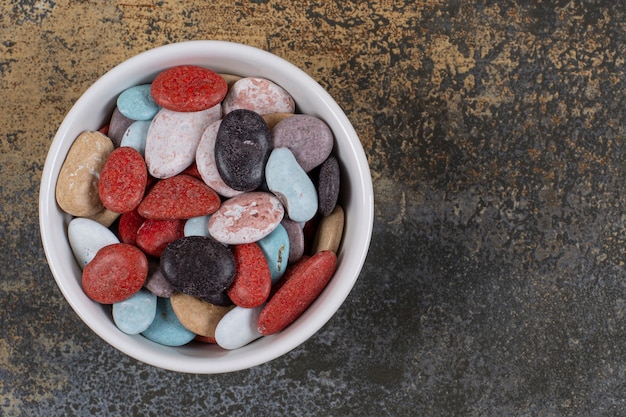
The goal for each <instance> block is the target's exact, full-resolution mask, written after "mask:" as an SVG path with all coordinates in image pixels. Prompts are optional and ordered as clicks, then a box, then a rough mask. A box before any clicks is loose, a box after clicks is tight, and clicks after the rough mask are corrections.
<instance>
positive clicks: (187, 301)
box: [170, 292, 234, 337]
mask: <svg viewBox="0 0 626 417" xmlns="http://www.w3.org/2000/svg"><path fill="white" fill-rule="evenodd" d="M170 302H171V304H172V310H174V314H176V317H177V318H178V320H179V321H180V323H181V324H182V325H183V326H185V328H186V329H187V330H189V331H191V332H193V333H195V334H198V335H200V336H209V337H215V328H216V327H217V323H219V321H220V320H221V319H222V317H224V315H225V314H226V313H228V312H229V311H230V310H232V309H233V307H234V306H227V307H223V306H216V305H214V304H211V303H208V302H206V301H204V300H201V299H199V298H196V297H193V296H191V295H187V294H183V293H180V292H177V293H175V294H172V296H171V297H170Z"/></svg>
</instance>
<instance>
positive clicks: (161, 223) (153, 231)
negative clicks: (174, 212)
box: [136, 219, 185, 257]
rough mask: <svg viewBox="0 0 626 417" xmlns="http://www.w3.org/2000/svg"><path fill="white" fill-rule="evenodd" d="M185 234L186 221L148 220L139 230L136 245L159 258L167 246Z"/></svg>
mask: <svg viewBox="0 0 626 417" xmlns="http://www.w3.org/2000/svg"><path fill="white" fill-rule="evenodd" d="M184 234H185V221H184V220H178V219H175V220H153V219H147V220H146V221H145V222H144V223H143V224H142V225H141V227H140V228H139V230H137V239H136V244H137V246H138V247H139V248H140V249H141V250H142V251H144V252H145V253H146V254H148V255H152V256H156V257H159V256H161V254H162V253H163V251H164V250H165V248H166V247H167V245H169V244H170V243H171V242H173V241H175V240H176V239H179V238H181V237H183V236H184Z"/></svg>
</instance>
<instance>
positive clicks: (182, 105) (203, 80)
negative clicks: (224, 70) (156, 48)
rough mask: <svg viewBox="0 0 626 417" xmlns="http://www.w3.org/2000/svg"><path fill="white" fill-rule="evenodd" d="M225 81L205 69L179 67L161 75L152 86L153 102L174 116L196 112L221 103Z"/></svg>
mask: <svg viewBox="0 0 626 417" xmlns="http://www.w3.org/2000/svg"><path fill="white" fill-rule="evenodd" d="M227 90H228V84H227V83H226V80H224V78H223V77H222V76H221V75H219V74H216V73H215V72H213V71H211V70H210V69H208V68H203V67H199V66H195V65H180V66H177V67H172V68H169V69H166V70H164V71H161V72H160V73H159V75H157V77H156V78H155V79H154V81H153V82H152V87H151V94H152V98H153V99H154V101H155V102H156V103H157V104H158V105H160V106H162V107H164V108H166V109H169V110H172V111H176V112H197V111H201V110H206V109H208V108H211V107H213V106H215V105H216V104H218V103H220V102H221V101H222V100H223V99H224V97H225V96H226V92H227Z"/></svg>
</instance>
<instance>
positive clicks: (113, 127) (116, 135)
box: [107, 106, 135, 148]
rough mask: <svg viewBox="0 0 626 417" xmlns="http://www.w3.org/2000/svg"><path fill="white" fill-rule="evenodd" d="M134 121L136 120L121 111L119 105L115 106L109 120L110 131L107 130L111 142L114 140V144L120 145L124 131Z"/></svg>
mask: <svg viewBox="0 0 626 417" xmlns="http://www.w3.org/2000/svg"><path fill="white" fill-rule="evenodd" d="M134 122H135V121H134V120H133V119H129V118H128V117H126V116H124V115H123V114H122V113H120V111H119V109H118V108H117V106H116V107H115V109H114V110H113V114H112V115H111V121H110V122H109V131H108V132H107V136H108V137H109V138H110V139H111V142H113V145H114V146H115V147H116V148H118V147H119V146H120V144H121V143H122V139H123V137H124V133H125V132H126V130H127V129H128V127H129V126H130V125H132V124H133V123H134Z"/></svg>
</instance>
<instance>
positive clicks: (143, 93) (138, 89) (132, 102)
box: [117, 84, 160, 120]
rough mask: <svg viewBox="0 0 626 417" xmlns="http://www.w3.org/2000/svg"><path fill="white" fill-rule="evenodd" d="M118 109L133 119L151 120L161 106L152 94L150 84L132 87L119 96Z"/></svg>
mask: <svg viewBox="0 0 626 417" xmlns="http://www.w3.org/2000/svg"><path fill="white" fill-rule="evenodd" d="M117 109H118V110H119V111H120V113H122V114H123V115H124V116H126V117H127V118H129V119H132V120H150V119H152V118H153V117H154V116H155V115H156V114H157V112H158V111H159V109H160V107H159V105H158V104H156V103H155V102H154V100H153V99H152V96H151V95H150V84H141V85H136V86H134V87H130V88H128V89H126V90H124V91H123V92H122V94H120V95H119V97H118V98H117Z"/></svg>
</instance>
